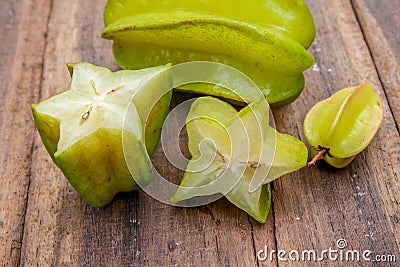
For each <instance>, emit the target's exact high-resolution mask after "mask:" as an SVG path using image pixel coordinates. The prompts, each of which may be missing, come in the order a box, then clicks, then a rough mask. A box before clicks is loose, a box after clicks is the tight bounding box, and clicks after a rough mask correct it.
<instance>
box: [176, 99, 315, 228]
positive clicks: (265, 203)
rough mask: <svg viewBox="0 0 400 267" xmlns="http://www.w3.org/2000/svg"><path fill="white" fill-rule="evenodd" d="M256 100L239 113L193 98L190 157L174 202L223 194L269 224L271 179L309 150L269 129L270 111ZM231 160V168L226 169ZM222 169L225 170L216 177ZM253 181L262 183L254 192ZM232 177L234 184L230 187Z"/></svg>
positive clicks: (302, 161) (300, 160)
mask: <svg viewBox="0 0 400 267" xmlns="http://www.w3.org/2000/svg"><path fill="white" fill-rule="evenodd" d="M263 101H264V102H265V100H264V99H263ZM253 104H254V105H253ZM253 104H251V105H248V106H246V107H245V108H243V109H242V110H240V112H237V111H236V110H235V109H234V108H233V107H232V106H230V105H229V104H227V103H226V102H223V101H221V100H219V99H217V98H213V97H201V98H198V99H197V100H196V101H195V102H193V104H192V106H191V108H190V111H189V114H188V116H187V120H186V129H187V132H188V145H189V151H190V154H191V155H192V159H191V160H190V162H189V164H188V166H187V169H186V171H185V174H184V177H183V179H182V181H181V184H180V187H179V188H178V189H177V191H176V192H175V194H174V195H173V196H172V198H171V202H179V201H183V200H186V199H190V198H192V197H197V196H206V195H212V194H216V193H222V194H224V196H225V197H226V198H227V199H228V200H229V201H230V202H231V203H232V204H234V205H236V206H237V207H239V208H240V209H242V210H244V211H245V212H247V213H248V214H249V215H250V216H252V217H253V218H255V219H256V220H257V221H259V222H261V223H265V221H266V219H267V216H268V212H269V208H270V204H271V189H270V182H271V181H273V180H275V179H277V178H279V177H281V176H283V175H285V174H287V173H290V172H293V171H296V170H298V169H300V168H302V167H304V166H305V165H306V163H307V154H308V153H307V148H306V146H305V145H304V144H303V143H302V142H301V141H300V140H298V139H296V138H294V137H293V136H290V135H287V134H281V133H279V132H277V131H276V130H275V129H273V128H272V127H270V126H269V124H268V116H266V115H267V114H268V112H267V113H265V110H260V105H258V104H259V102H258V101H257V102H254V103H253ZM261 106H262V105H261ZM254 115H255V116H254ZM255 119H257V120H255ZM238 122H239V124H238ZM242 123H243V124H242ZM238 125H239V126H240V125H242V127H243V126H244V127H245V128H242V127H237V126H238ZM243 131H245V132H243ZM205 140H212V142H213V143H214V146H209V145H204V143H203V142H204V141H205ZM202 143H203V145H202V149H200V146H201V144H202ZM246 143H248V145H249V146H248V147H247V145H245V144H246ZM245 147H247V148H245ZM229 158H230V160H229ZM204 160H205V161H204ZM210 160H212V162H209V161H210ZM255 161H257V162H260V164H259V166H258V167H256V168H255V167H252V164H251V163H252V162H255ZM228 162H229V166H231V167H226V166H227V165H226V164H228ZM246 162H247V163H246ZM221 164H222V165H221ZM253 166H254V165H253ZM269 167H270V168H269ZM225 168H226V169H225ZM223 169H225V170H224V173H225V174H223V175H220V174H219V175H218V174H217V173H218V172H221V170H223ZM257 173H258V174H257ZM224 175H225V176H224ZM257 177H258V178H261V179H260V180H258V179H257ZM221 179H222V182H221V183H220V182H219V181H221ZM224 179H227V180H224ZM254 179H257V180H258V181H259V182H261V183H259V184H258V185H260V186H257V187H256V188H255V189H254V191H253V190H250V188H251V185H252V183H253V182H254ZM229 181H233V182H234V183H235V184H233V185H229V183H230V182H229ZM209 185H211V186H210V187H209ZM204 186H207V188H203V187H204ZM231 186H233V187H232V188H231ZM227 190H228V191H227Z"/></svg>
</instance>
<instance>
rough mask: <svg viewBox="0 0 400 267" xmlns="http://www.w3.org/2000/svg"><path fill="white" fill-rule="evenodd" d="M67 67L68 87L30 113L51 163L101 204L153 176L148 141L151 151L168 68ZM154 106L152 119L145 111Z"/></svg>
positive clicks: (90, 200)
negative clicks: (68, 74)
mask: <svg viewBox="0 0 400 267" xmlns="http://www.w3.org/2000/svg"><path fill="white" fill-rule="evenodd" d="M68 67H69V69H70V71H71V74H72V81H71V86H70V89H69V90H66V91H64V92H62V93H59V94H57V95H55V96H53V97H51V98H49V99H46V100H44V101H42V102H40V103H38V104H33V105H32V112H33V117H34V120H35V123H36V126H37V128H38V131H39V134H40V136H41V139H42V141H43V143H44V145H45V147H46V149H47V151H48V153H49V154H50V156H51V158H52V159H53V161H54V163H55V164H56V165H57V166H58V167H59V168H60V169H61V171H62V172H63V173H64V175H65V177H66V178H67V179H68V181H69V182H70V183H71V185H72V186H73V187H74V188H75V189H76V190H77V191H78V193H79V194H80V195H81V196H82V198H83V199H84V200H85V201H86V202H87V203H89V204H90V205H92V206H96V207H101V206H104V205H106V204H108V203H109V202H111V200H112V199H113V197H114V195H115V194H116V193H118V192H121V191H131V190H133V189H137V188H138V186H137V182H136V181H138V182H139V181H140V184H146V183H148V182H150V181H151V179H152V176H153V175H152V172H151V163H150V158H149V156H148V153H147V151H146V145H147V149H148V150H150V151H149V152H150V153H152V150H153V149H154V147H155V145H156V144H157V141H158V134H157V133H158V132H159V131H160V129H161V126H162V123H163V120H164V118H165V115H166V112H167V110H168V107H169V102H170V101H169V99H170V95H167V96H165V95H164V96H163V94H162V91H163V90H164V89H165V88H167V87H168V86H169V85H170V84H171V79H170V75H169V68H170V66H169V65H167V66H159V67H154V68H150V69H144V70H138V71H129V70H122V71H117V72H115V73H113V72H111V71H110V70H108V69H106V68H102V67H97V66H94V65H92V64H89V63H75V64H70V65H69V66H68ZM163 92H165V91H163ZM160 97H161V99H160V100H159V98H160ZM156 103H157V104H156ZM139 104H140V105H139ZM154 105H156V108H155V109H154V110H156V112H157V114H156V115H157V116H158V117H156V118H155V115H154V114H153V115H152V114H150V115H149V114H148V113H149V110H151V108H149V107H152V106H154ZM160 111H162V112H160ZM152 112H153V111H152ZM152 116H153V117H152ZM142 118H143V119H144V120H145V119H147V120H149V118H150V119H151V118H153V120H152V121H149V123H147V124H146V123H145V122H144V121H142V120H141V119H142ZM154 118H155V119H154ZM145 127H146V138H144V136H143V129H144V128H145ZM145 139H146V145H145ZM147 141H148V142H147ZM127 164H130V166H132V165H134V166H135V168H134V169H133V168H131V169H130V170H129V169H128V165H127Z"/></svg>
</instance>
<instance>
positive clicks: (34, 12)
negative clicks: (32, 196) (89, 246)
mask: <svg viewBox="0 0 400 267" xmlns="http://www.w3.org/2000/svg"><path fill="white" fill-rule="evenodd" d="M49 7H50V1H47V0H35V1H19V2H15V1H1V2H0V10H1V11H0V13H1V14H0V16H1V19H0V20H1V36H2V39H3V41H2V42H0V51H1V60H2V63H1V64H0V71H1V76H0V85H1V87H0V96H1V97H0V135H1V137H2V141H1V144H0V263H1V264H0V265H2V266H3V265H4V266H16V265H18V263H19V260H20V253H21V242H22V233H23V227H24V220H25V212H26V202H27V191H28V188H29V177H30V175H31V172H30V167H31V161H32V135H33V133H34V124H33V122H32V118H31V112H30V103H32V102H33V101H35V100H36V99H37V98H38V95H39V90H38V88H39V87H40V83H41V75H42V60H43V53H44V47H45V34H46V29H47V17H48V14H49V12H50V11H49ZM39 16H40V17H41V18H42V19H40V20H38V19H36V18H37V17H39ZM27 25H29V26H30V27H26V26H27Z"/></svg>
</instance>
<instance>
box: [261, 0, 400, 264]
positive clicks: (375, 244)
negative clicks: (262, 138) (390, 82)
mask: <svg viewBox="0 0 400 267" xmlns="http://www.w3.org/2000/svg"><path fill="white" fill-rule="evenodd" d="M306 2H307V4H308V5H309V7H310V10H311V12H312V14H313V16H314V19H315V23H316V25H317V36H316V40H315V42H314V44H313V45H312V47H311V50H310V51H311V52H312V53H313V55H314V57H315V64H316V65H315V66H314V67H313V68H312V69H310V70H308V71H307V72H306V88H305V91H304V93H303V94H302V95H301V96H300V98H299V99H298V100H296V101H295V102H294V103H293V104H291V105H289V106H286V107H283V108H280V109H277V110H275V111H274V115H275V120H276V122H277V128H278V129H279V130H281V131H283V132H288V133H290V134H293V135H295V136H300V137H301V139H302V140H304V141H306V140H305V138H304V135H303V130H302V129H303V127H302V121H303V119H304V116H305V114H306V112H307V111H308V110H309V109H310V108H311V107H312V106H313V105H314V104H315V103H317V102H318V101H320V100H322V99H324V98H326V97H328V96H330V95H331V94H332V93H333V92H335V91H336V90H338V89H341V88H345V87H348V86H352V85H357V84H359V83H361V82H364V81H366V80H367V81H370V82H371V83H372V84H373V85H374V86H375V88H376V89H377V91H378V94H379V95H380V97H381V99H382V101H383V105H384V109H385V115H384V121H383V123H382V126H381V129H380V130H379V132H378V135H377V136H376V138H375V139H374V140H373V141H372V143H371V144H370V146H369V147H368V148H367V149H366V150H365V151H364V152H363V153H361V154H360V155H359V156H357V157H356V159H355V160H354V162H353V163H352V164H351V165H350V166H349V167H347V168H344V169H342V170H334V169H332V168H329V167H328V166H326V164H319V165H318V166H317V167H314V168H304V169H302V170H300V171H299V172H296V173H293V174H291V175H287V176H285V177H283V178H281V179H279V180H277V181H276V182H274V191H273V196H274V215H275V227H276V239H277V249H280V250H285V251H287V252H289V251H291V250H292V249H296V250H300V251H301V250H304V249H315V250H318V251H320V252H321V251H322V250H323V249H328V248H329V247H331V248H332V249H337V247H336V241H337V240H338V239H341V238H344V239H346V240H347V243H348V247H347V248H348V249H358V250H361V251H363V250H371V251H373V253H374V254H375V255H376V254H394V255H396V257H397V259H398V258H399V243H398V237H399V235H400V233H399V231H398V228H397V227H398V220H394V219H393V218H398V216H399V214H400V210H399V206H398V203H399V196H400V194H399V193H400V188H399V162H400V161H399V151H398V147H399V144H400V139H399V135H398V132H397V131H396V127H395V123H394V119H393V116H392V114H391V112H390V109H389V106H388V103H387V100H386V97H385V93H384V91H383V89H382V86H381V83H380V81H379V79H378V75H377V72H376V69H375V66H374V64H373V60H372V58H371V55H370V54H369V50H368V47H367V45H366V43H365V41H364V39H363V35H362V32H361V30H360V27H359V25H358V23H357V20H356V17H355V14H354V12H353V10H352V6H351V4H350V2H349V1H344V0H343V1H342V0H335V1H323V0H320V1H311V0H310V1H306ZM261 231H264V229H261ZM257 236H258V233H257V232H255V237H257ZM256 242H258V241H256ZM278 263H279V266H304V265H307V266H343V265H345V266H360V262H339V261H335V262H334V261H327V260H325V261H323V262H307V263H304V262H291V261H289V262H278ZM259 264H260V265H264V264H267V262H260V263H259ZM370 265H372V263H368V262H362V266H370ZM388 266H395V265H390V264H388Z"/></svg>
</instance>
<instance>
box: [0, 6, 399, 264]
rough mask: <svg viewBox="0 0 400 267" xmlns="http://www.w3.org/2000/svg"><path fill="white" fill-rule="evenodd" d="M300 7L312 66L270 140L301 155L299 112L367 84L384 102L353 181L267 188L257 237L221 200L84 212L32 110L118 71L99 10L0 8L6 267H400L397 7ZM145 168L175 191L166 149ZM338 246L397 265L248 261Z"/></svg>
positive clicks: (327, 179) (133, 200) (125, 198)
mask: <svg viewBox="0 0 400 267" xmlns="http://www.w3.org/2000/svg"><path fill="white" fill-rule="evenodd" d="M307 2H308V5H309V7H310V10H311V12H312V14H313V16H314V19H315V23H316V25H317V36H316V39H315V42H314V44H313V45H312V47H311V48H310V52H311V53H312V54H313V55H314V57H315V65H314V66H313V67H312V68H310V69H309V70H307V72H306V88H305V90H304V93H303V94H302V95H301V96H300V97H299V98H298V99H297V100H296V101H295V102H294V103H292V104H290V105H288V106H285V107H282V108H279V109H275V110H274V115H275V120H276V123H277V128H278V129H279V130H280V131H281V132H285V133H290V134H292V135H294V136H297V137H299V138H301V139H302V140H303V141H305V138H304V136H303V130H302V122H303V119H304V116H305V113H306V111H307V110H309V109H310V108H311V107H312V106H313V105H314V104H315V103H316V102H318V101H320V100H321V99H324V98H326V97H328V96H330V95H331V94H332V93H334V92H335V91H336V90H338V89H341V88H344V87H348V86H351V85H357V84H359V83H361V82H364V81H369V82H371V83H372V84H373V85H374V86H375V88H376V90H377V91H378V94H379V96H380V97H381V99H382V102H383V106H384V120H383V123H382V126H381V128H380V130H379V132H378V134H377V136H376V137H375V139H374V140H373V141H372V143H371V144H370V145H369V147H368V149H366V150H365V151H364V152H362V153H361V154H360V155H359V156H357V157H356V159H355V160H354V162H353V163H352V164H351V165H350V166H348V167H347V168H345V169H342V170H333V169H329V168H327V167H326V166H325V165H323V164H320V165H318V166H317V167H314V168H303V169H301V170H300V171H298V172H295V173H293V174H290V175H286V176H284V177H282V178H280V179H278V180H277V181H275V182H274V183H273V207H272V209H271V212H270V214H269V217H268V221H267V223H266V224H263V225H262V224H259V223H257V222H256V221H255V220H253V219H251V218H249V216H248V215H247V214H246V213H244V212H242V211H241V210H239V209H237V208H236V207H234V206H233V205H231V204H230V203H229V202H228V201H227V200H225V199H221V200H218V201H217V202H214V203H212V204H209V205H206V206H203V207H201V208H186V209H185V208H176V207H171V206H167V205H165V204H162V203H160V202H158V201H156V200H154V199H153V198H151V197H150V196H148V195H146V194H145V193H144V192H142V191H139V192H132V193H128V194H122V195H119V196H118V197H117V199H115V201H114V202H113V203H112V204H110V205H108V206H107V207H105V208H102V209H98V208H92V207H90V206H88V205H87V204H85V203H84V202H83V201H82V200H81V198H80V197H79V196H78V195H77V193H76V192H75V191H74V189H73V188H72V187H71V186H70V185H69V184H68V182H67V181H66V179H65V178H64V177H63V175H62V174H61V172H60V171H59V170H58V169H57V168H56V167H55V166H54V164H53V163H52V162H51V159H50V157H49V156H48V154H47V153H46V152H45V149H44V147H43V145H42V143H41V140H40V138H39V135H38V133H37V131H36V129H35V126H34V123H33V120H32V115H31V111H30V104H31V103H35V102H37V101H39V100H41V99H44V98H47V97H49V96H51V95H53V94H55V93H57V92H60V91H62V90H64V89H66V88H68V86H69V80H70V78H69V75H68V72H67V69H66V67H65V64H66V63H67V62H76V61H89V62H92V63H95V64H98V65H104V66H108V67H110V68H111V69H113V70H117V69H118V66H117V65H116V63H115V62H114V59H113V56H112V51H111V42H110V41H107V40H103V39H101V38H100V33H101V31H102V29H103V22H102V11H103V7H104V4H105V1H104V0H102V1H94V0H85V1H83V0H81V1H79V0H69V1H52V0H21V1H12V0H2V1H1V2H0V14H1V15H0V21H1V23H0V33H1V37H2V40H1V42H0V51H1V58H0V59H1V64H0V83H1V86H0V133H1V135H0V136H1V138H2V139H1V143H0V266H18V265H24V266H84V265H85V266H86V265H89V266H142V265H144V266H264V265H267V266H399V265H400V263H399V262H400V253H399V248H400V207H399V203H400V181H399V179H400V178H399V173H400V172H399V167H400V153H399V149H400V138H399V123H400V105H399V102H400V93H399V92H400V91H399V86H400V65H399V62H400V39H399V36H400V35H399V29H400V19H399V18H400V1H397V0H382V1H378V0H352V1H345V0H331V1H326V0H308V1H307ZM183 98H185V96H182V95H175V97H174V103H175V104H176V103H179V101H181V99H183ZM153 161H154V162H155V164H156V166H157V168H158V169H160V170H161V171H162V172H163V174H164V175H167V176H169V177H170V178H173V177H181V175H182V172H179V171H177V170H174V169H171V168H170V167H169V165H168V164H167V162H166V160H165V159H164V158H163V156H162V151H161V149H160V148H159V149H158V150H157V153H156V154H155V156H154V158H153ZM339 239H345V240H346V241H347V247H346V249H351V250H359V251H361V252H362V251H364V250H371V251H372V252H373V254H374V255H394V256H395V257H396V260H397V263H372V262H366V261H363V260H362V259H361V261H360V262H356V261H349V262H345V261H338V260H336V261H333V260H332V261H330V260H325V261H323V262H304V261H303V262H301V261H300V262H292V261H289V262H283V261H278V260H277V259H276V255H275V256H274V259H273V260H272V261H269V260H268V259H267V260H266V261H257V259H256V254H257V252H258V251H260V250H262V249H264V247H265V246H267V247H268V249H269V250H272V249H274V250H285V251H287V252H290V251H291V250H298V251H300V252H301V251H302V250H312V249H314V250H316V251H320V252H321V251H322V250H324V249H328V248H332V249H337V244H336V242H337V240H339ZM286 258H288V256H287V255H286Z"/></svg>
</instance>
